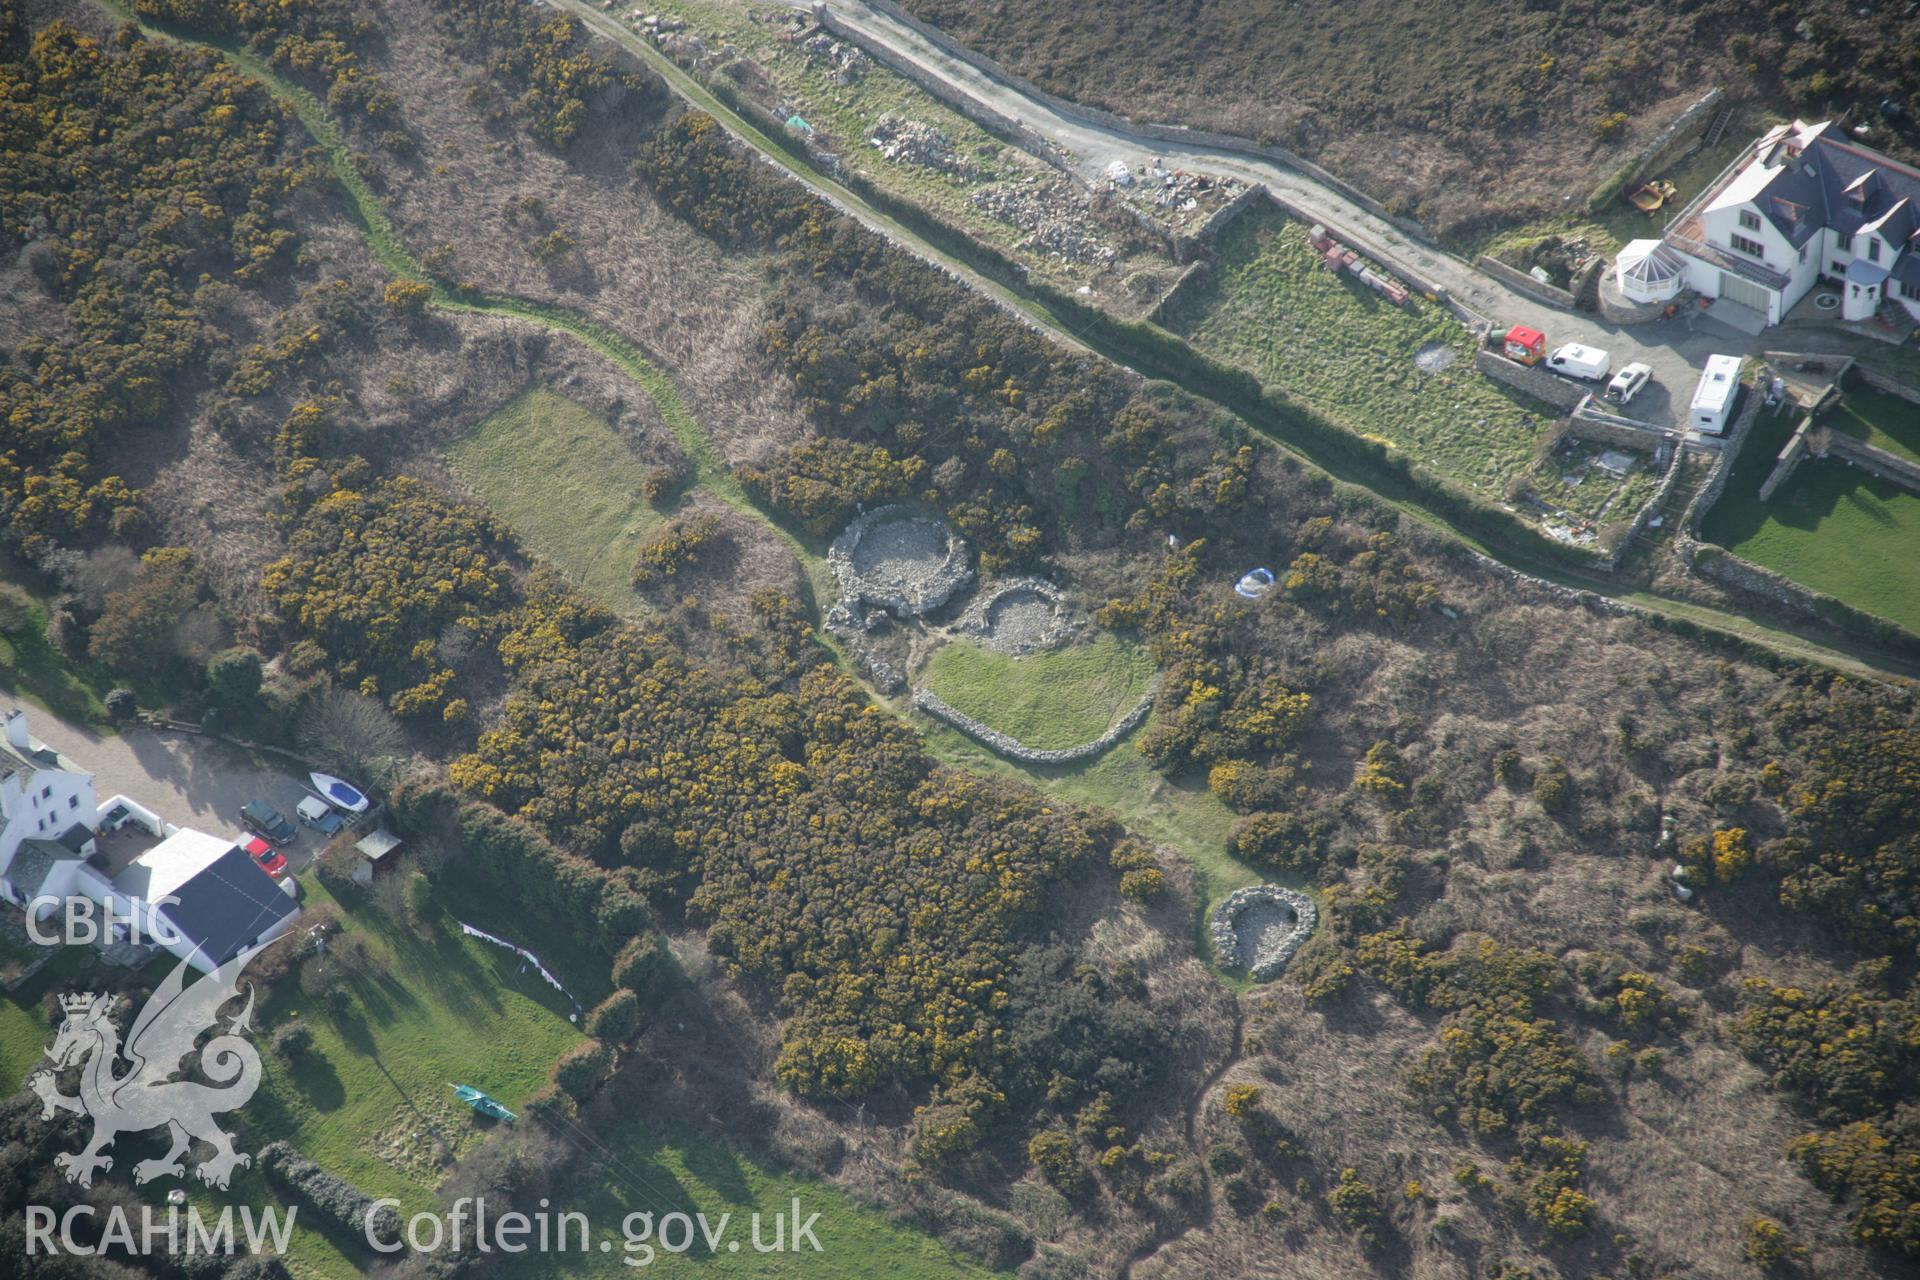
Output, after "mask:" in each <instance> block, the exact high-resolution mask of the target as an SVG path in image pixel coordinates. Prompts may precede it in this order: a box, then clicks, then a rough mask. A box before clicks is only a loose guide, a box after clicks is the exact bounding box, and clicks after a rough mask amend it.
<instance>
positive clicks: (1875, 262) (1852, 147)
mask: <svg viewBox="0 0 1920 1280" xmlns="http://www.w3.org/2000/svg"><path fill="white" fill-rule="evenodd" d="M1662 242H1663V246H1664V250H1665V251H1666V252H1668V253H1671V254H1672V255H1674V256H1675V257H1676V258H1677V259H1678V260H1679V262H1680V263H1681V264H1682V266H1683V268H1684V271H1683V273H1682V275H1681V277H1680V280H1679V281H1676V282H1675V283H1674V284H1673V285H1672V286H1671V288H1672V291H1673V292H1674V293H1677V292H1678V291H1679V288H1680V285H1681V283H1684V285H1685V287H1687V288H1691V289H1693V290H1695V291H1696V292H1698V293H1699V294H1700V295H1701V296H1703V297H1708V298H1725V299H1728V300H1730V301H1732V302H1736V303H1739V304H1741V305H1743V306H1747V307H1751V308H1752V309H1753V310H1754V311H1756V312H1759V313H1760V314H1761V315H1762V316H1763V317H1765V320H1766V323H1768V324H1778V323H1780V321H1781V319H1782V318H1783V317H1785V315H1786V314H1787V312H1788V311H1789V310H1791V309H1792V308H1793V306H1794V304H1796V303H1797V302H1799V301H1800V300H1801V299H1802V298H1804V297H1805V296H1806V295H1807V294H1808V293H1809V292H1811V291H1812V290H1813V288H1814V286H1815V285H1816V284H1821V283H1825V284H1826V285H1827V286H1828V287H1830V288H1832V289H1833V290H1835V291H1836V292H1837V293H1838V294H1839V296H1840V307H1839V318H1841V319H1843V320H1869V319H1872V318H1873V317H1874V316H1875V315H1876V314H1877V313H1879V312H1881V310H1882V308H1883V307H1886V306H1887V305H1888V304H1893V305H1894V306H1895V307H1897V308H1899V309H1901V310H1902V311H1904V313H1905V317H1906V319H1907V320H1908V322H1909V323H1914V324H1920V169H1915V168H1914V167H1913V166H1911V165H1905V164H1901V163H1899V162H1898V161H1895V160H1891V159H1889V158H1888V157H1886V156H1883V155H1881V154H1880V153H1878V152H1876V151H1873V150H1870V149H1868V148H1866V147H1863V146H1860V145H1859V144H1858V143H1856V142H1854V141H1852V140H1851V139H1849V138H1847V137H1846V136H1845V135H1843V134H1841V133H1839V132H1838V131H1837V130H1835V129H1834V128H1833V127H1832V122H1831V121H1823V122H1821V123H1819V124H1807V123H1805V122H1804V121H1799V120H1796V121H1794V122H1793V123H1792V124H1790V125H1779V126H1777V127H1775V128H1774V129H1772V130H1770V131H1769V132H1768V133H1767V134H1765V135H1764V136H1763V137H1761V138H1760V139H1759V140H1758V141H1756V142H1755V143H1754V145H1753V147H1752V149H1751V150H1750V151H1748V152H1747V153H1746V154H1745V156H1744V157H1743V158H1742V159H1741V160H1740V161H1738V162H1737V163H1736V164H1734V165H1733V166H1731V167H1730V168H1729V170H1728V172H1727V173H1726V174H1725V175H1723V176H1722V178H1721V180H1720V181H1718V182H1716V183H1715V184H1714V185H1712V186H1710V187H1709V188H1708V189H1707V190H1706V191H1705V192H1703V193H1702V194H1701V195H1700V196H1699V197H1698V198H1696V199H1695V200H1694V201H1693V203H1691V204H1690V205H1688V206H1687V208H1686V209H1685V210H1684V211H1683V212H1682V213H1681V214H1680V216H1679V217H1678V218H1676V219H1675V220H1674V222H1673V224H1672V225H1671V226H1669V227H1668V228H1667V232H1666V234H1665V235H1664V236H1663V237H1662ZM1636 243H1638V242H1636ZM1640 257H1642V258H1644V257H1645V252H1644V249H1643V250H1642V251H1641V254H1640ZM1638 260H1639V259H1636V261H1638ZM1631 265H1632V264H1622V266H1621V274H1622V277H1623V278H1624V277H1625V275H1626V271H1627V268H1628V267H1629V266H1631ZM1669 296H1671V295H1669ZM1889 314H1890V315H1894V316H1897V315H1899V312H1898V311H1894V312H1890V313H1889Z"/></svg>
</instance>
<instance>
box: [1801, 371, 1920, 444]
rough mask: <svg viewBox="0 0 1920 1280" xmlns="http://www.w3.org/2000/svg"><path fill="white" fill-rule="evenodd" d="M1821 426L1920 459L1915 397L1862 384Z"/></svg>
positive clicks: (1918, 409)
mask: <svg viewBox="0 0 1920 1280" xmlns="http://www.w3.org/2000/svg"><path fill="white" fill-rule="evenodd" d="M1821 425H1823V426H1828V427H1832V428H1833V429H1834V430H1835V431H1842V432H1845V433H1846V434H1847V435H1850V436H1852V437H1854V438H1855V439H1856V440H1859V441H1861V442H1863V443H1865V444H1870V445H1872V446H1874V447H1875V448H1877V449H1885V450H1886V451H1887V452H1888V453H1891V454H1894V455H1896V456H1898V457H1902V458H1905V459H1907V460H1908V461H1909V462H1920V404H1915V403H1913V401H1911V400H1902V399H1901V398H1900V397H1899V396H1890V395H1887V394H1885V393H1884V392H1880V391H1872V390H1869V389H1867V388H1865V387H1862V388H1860V389H1859V390H1857V391H1849V392H1847V393H1846V395H1844V396H1842V397H1841V398H1840V403H1839V404H1838V405H1836V406H1834V408H1833V410H1832V411H1831V412H1830V413H1828V414H1827V416H1826V418H1825V420H1824V421H1823V422H1822V424H1821Z"/></svg>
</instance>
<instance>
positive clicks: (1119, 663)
mask: <svg viewBox="0 0 1920 1280" xmlns="http://www.w3.org/2000/svg"><path fill="white" fill-rule="evenodd" d="M1152 679H1153V659H1152V658H1151V657H1149V656H1148V654H1147V652H1146V651H1145V650H1144V649H1141V648H1140V647H1138V646H1137V645H1133V644H1129V643H1128V642H1126V641H1124V640H1122V639H1120V638H1119V637H1118V636H1115V635H1112V634H1109V633H1102V634H1101V635H1099V636H1098V637H1096V638H1095V639H1094V640H1093V641H1092V642H1090V643H1088V644H1074V645H1067V646H1065V647H1064V648H1060V649H1053V650H1049V651H1048V652H1045V653H1033V654H1028V655H1027V656H1026V657H1023V658H1015V657H1011V656H1009V655H1007V654H1004V653H996V652H995V651H993V650H991V649H986V648H983V647H981V646H980V645H977V644H973V643H971V642H969V641H964V640H962V641H955V642H954V643H952V644H948V645H945V646H943V647H942V648H941V649H940V650H939V652H937V653H935V654H934V655H933V657H932V659H931V660H929V661H928V663H927V668H926V672H925V674H924V675H923V676H922V682H923V683H924V684H925V685H926V687H927V688H928V689H931V690H932V691H933V692H934V693H935V694H937V695H938V696H939V697H941V698H943V699H945V700H946V702H947V703H948V704H949V705H951V706H953V707H956V708H958V709H959V710H961V711H964V712H966V713H967V714H968V715H970V716H972V717H973V718H974V719H976V720H981V721H984V722H986V723H987V724H989V725H991V726H993V727H994V728H996V729H998V730H1000V732H1002V733H1006V734H1011V735H1013V737H1015V738H1017V739H1019V740H1020V741H1021V742H1022V743H1024V744H1025V745H1027V746H1029V747H1037V748H1040V749H1041V750H1057V749H1061V748H1066V747H1077V746H1080V745H1081V744H1082V743H1086V742H1092V741H1093V740H1094V739H1095V738H1098V737H1099V736H1100V735H1101V734H1103V733H1105V732H1106V731H1107V730H1108V729H1109V728H1111V727H1112V726H1113V722H1114V721H1116V720H1118V719H1119V718H1120V717H1121V716H1123V715H1125V714H1126V713H1127V712H1128V710H1130V709H1131V708H1132V707H1133V705H1134V704H1135V703H1137V702H1139V701H1140V699H1141V698H1143V697H1145V696H1146V694H1147V688H1148V685H1149V684H1150V682H1151V681H1152Z"/></svg>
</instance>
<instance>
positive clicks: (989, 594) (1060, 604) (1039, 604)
mask: <svg viewBox="0 0 1920 1280" xmlns="http://www.w3.org/2000/svg"><path fill="white" fill-rule="evenodd" d="M953 630H954V631H955V632H957V633H958V634H960V635H964V636H971V637H972V638H974V639H976V640H978V641H979V642H980V643H981V644H983V645H985V646H986V647H987V648H989V649H996V650H998V651H999V652H1001V653H1011V654H1014V655H1015V656H1018V655H1020V654H1026V653H1038V652H1040V651H1041V650H1042V649H1051V648H1053V647H1054V646H1055V645H1058V644H1059V643H1060V642H1061V641H1063V640H1065V639H1066V638H1067V637H1068V636H1070V635H1071V634H1073V626H1072V624H1071V623H1070V622H1068V621H1067V611H1066V602H1065V600H1063V599H1062V597H1061V594H1060V588H1058V587H1056V586H1054V585H1053V584H1052V583H1051V582H1048V581H1046V580H1045V579H1042V578H1014V579H1011V580H1010V581H1007V582H1001V583H998V584H995V586H994V588H993V589H992V590H991V591H983V592H982V593H981V594H980V595H979V596H978V597H977V598H976V599H975V600H974V602H973V603H972V604H971V605H969V606H968V607H967V611H966V612H965V613H963V614H961V615H960V619H959V621H957V622H955V623H954V624H953Z"/></svg>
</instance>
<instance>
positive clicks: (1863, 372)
mask: <svg viewBox="0 0 1920 1280" xmlns="http://www.w3.org/2000/svg"><path fill="white" fill-rule="evenodd" d="M1854 369H1855V372H1857V373H1858V374H1859V375H1860V381H1862V382H1864V383H1866V384H1867V385H1868V386H1870V387H1872V388H1873V389H1874V390H1875V391H1884V392H1886V393H1887V394H1888V395H1890V396H1898V397H1899V398H1900V399H1902V400H1907V401H1910V402H1912V403H1914V404H1920V387H1910V386H1908V385H1907V384H1906V383H1904V382H1901V381H1900V380H1898V379H1897V378H1889V377H1888V376H1887V375H1886V374H1884V373H1881V372H1880V371H1879V370H1878V369H1869V368H1868V367H1867V366H1866V365H1856V366H1854Z"/></svg>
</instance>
